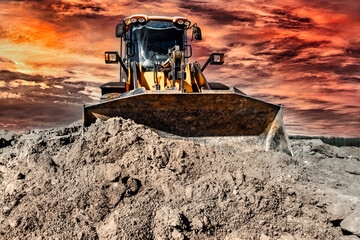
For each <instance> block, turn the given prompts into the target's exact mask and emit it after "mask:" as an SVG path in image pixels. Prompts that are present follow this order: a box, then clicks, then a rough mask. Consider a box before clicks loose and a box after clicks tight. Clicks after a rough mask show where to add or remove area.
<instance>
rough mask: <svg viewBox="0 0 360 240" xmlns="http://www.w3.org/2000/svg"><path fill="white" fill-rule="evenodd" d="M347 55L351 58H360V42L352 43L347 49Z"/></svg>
mask: <svg viewBox="0 0 360 240" xmlns="http://www.w3.org/2000/svg"><path fill="white" fill-rule="evenodd" d="M345 54H346V55H347V56H349V57H354V58H360V42H352V43H350V46H349V47H348V48H346V49H345Z"/></svg>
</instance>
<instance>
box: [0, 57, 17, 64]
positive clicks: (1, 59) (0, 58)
mask: <svg viewBox="0 0 360 240" xmlns="http://www.w3.org/2000/svg"><path fill="white" fill-rule="evenodd" d="M0 62H4V63H15V62H14V61H12V60H11V59H8V58H6V57H0Z"/></svg>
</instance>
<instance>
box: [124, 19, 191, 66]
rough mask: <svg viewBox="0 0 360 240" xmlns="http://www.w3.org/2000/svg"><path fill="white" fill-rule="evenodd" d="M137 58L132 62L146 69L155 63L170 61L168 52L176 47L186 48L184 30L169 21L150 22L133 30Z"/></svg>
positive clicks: (133, 58)
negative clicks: (138, 63)
mask: <svg viewBox="0 0 360 240" xmlns="http://www.w3.org/2000/svg"><path fill="white" fill-rule="evenodd" d="M132 32H133V43H134V45H135V56H134V57H132V59H131V61H136V62H140V63H141V65H142V66H144V67H153V66H154V62H157V63H161V62H164V61H165V60H166V59H168V57H169V55H168V50H169V49H170V48H173V47H174V46H175V45H179V47H180V49H181V50H183V48H184V43H183V41H184V40H183V39H184V29H181V28H178V27H176V26H175V25H174V24H173V23H172V22H169V21H154V20H153V21H149V22H148V23H147V24H146V25H137V26H134V27H133V29H132Z"/></svg>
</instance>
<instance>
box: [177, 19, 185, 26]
mask: <svg viewBox="0 0 360 240" xmlns="http://www.w3.org/2000/svg"><path fill="white" fill-rule="evenodd" d="M176 22H177V23H178V24H180V25H182V24H184V20H181V19H179V20H177V21H176Z"/></svg>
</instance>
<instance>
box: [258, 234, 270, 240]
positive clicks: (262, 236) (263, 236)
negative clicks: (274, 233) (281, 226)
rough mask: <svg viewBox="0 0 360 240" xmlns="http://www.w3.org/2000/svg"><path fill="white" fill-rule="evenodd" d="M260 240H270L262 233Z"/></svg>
mask: <svg viewBox="0 0 360 240" xmlns="http://www.w3.org/2000/svg"><path fill="white" fill-rule="evenodd" d="M260 240H271V238H270V237H269V236H268V235H265V234H263V233H262V234H261V235H260Z"/></svg>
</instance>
